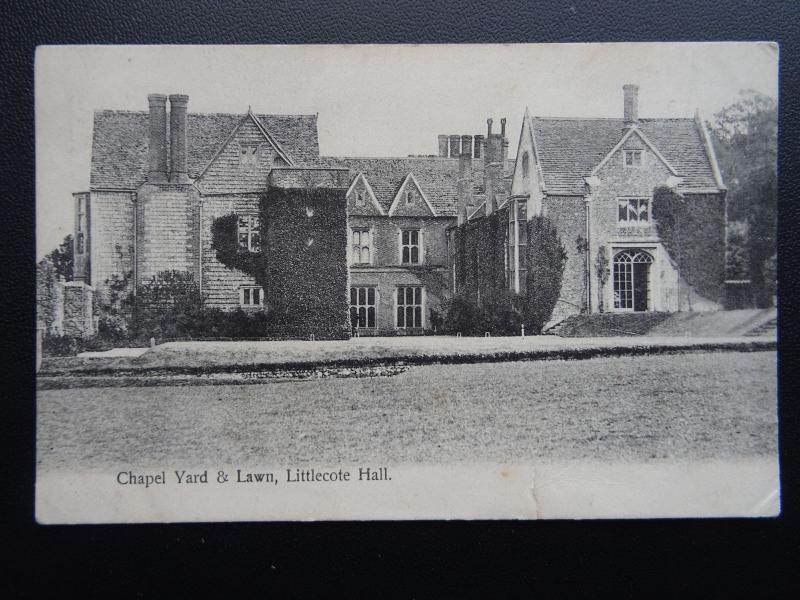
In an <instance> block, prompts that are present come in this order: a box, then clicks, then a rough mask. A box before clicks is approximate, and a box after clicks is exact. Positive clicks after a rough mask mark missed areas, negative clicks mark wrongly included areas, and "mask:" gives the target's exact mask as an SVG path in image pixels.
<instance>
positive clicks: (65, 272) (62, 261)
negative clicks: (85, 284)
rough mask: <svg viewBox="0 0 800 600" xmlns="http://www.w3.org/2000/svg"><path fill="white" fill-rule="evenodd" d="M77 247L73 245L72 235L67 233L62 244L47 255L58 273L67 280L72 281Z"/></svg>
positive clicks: (46, 257)
mask: <svg viewBox="0 0 800 600" xmlns="http://www.w3.org/2000/svg"><path fill="white" fill-rule="evenodd" d="M74 252H75V248H74V246H73V241H72V235H71V234H70V235H67V237H65V238H64V241H63V242H61V245H60V246H59V247H58V248H56V249H55V250H53V251H52V252H51V253H50V254H48V255H47V256H45V259H47V260H49V261H50V262H51V263H52V264H53V266H54V267H55V269H56V275H58V276H60V277H63V278H64V280H65V281H72V274H73V267H74V264H75V260H74V258H75V254H74Z"/></svg>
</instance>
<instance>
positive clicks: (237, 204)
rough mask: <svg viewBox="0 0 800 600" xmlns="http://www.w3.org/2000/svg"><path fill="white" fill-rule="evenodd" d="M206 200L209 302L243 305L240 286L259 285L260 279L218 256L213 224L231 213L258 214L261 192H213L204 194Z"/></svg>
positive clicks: (230, 306)
mask: <svg viewBox="0 0 800 600" xmlns="http://www.w3.org/2000/svg"><path fill="white" fill-rule="evenodd" d="M202 202H203V206H202V213H203V228H202V236H203V240H202V241H203V267H202V271H203V274H202V289H203V292H204V293H205V294H206V306H208V307H209V308H221V309H223V310H233V309H235V308H237V307H239V288H240V287H241V286H245V285H255V283H256V280H255V278H254V277H253V276H251V275H248V274H247V273H244V272H243V271H240V270H239V269H231V268H228V267H226V266H225V265H223V264H222V263H221V262H219V261H218V260H217V255H216V252H215V251H214V249H213V248H212V236H211V226H212V225H213V223H214V220H215V219H218V218H219V217H224V216H225V215H229V214H231V213H233V214H237V215H253V216H258V214H259V202H260V200H259V196H258V195H257V194H248V195H230V196H209V197H207V198H203V200H202ZM256 310H257V309H256Z"/></svg>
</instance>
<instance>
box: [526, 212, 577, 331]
mask: <svg viewBox="0 0 800 600" xmlns="http://www.w3.org/2000/svg"><path fill="white" fill-rule="evenodd" d="M527 225H528V247H527V252H526V263H527V266H528V273H527V277H526V282H525V290H526V297H525V304H524V316H525V324H526V326H527V327H528V328H529V331H531V332H533V333H539V332H541V330H542V328H543V327H544V326H545V325H546V324H547V322H548V321H549V320H550V317H551V316H552V315H553V310H554V309H555V307H556V302H558V297H559V295H560V294H561V282H562V279H563V277H564V267H565V265H566V263H567V252H566V250H565V249H564V245H563V244H562V243H561V238H560V237H559V235H558V230H557V229H556V226H555V225H554V224H553V222H552V221H551V220H550V219H548V218H547V217H541V216H534V217H532V218H531V219H530V220H529V221H528V224H527Z"/></svg>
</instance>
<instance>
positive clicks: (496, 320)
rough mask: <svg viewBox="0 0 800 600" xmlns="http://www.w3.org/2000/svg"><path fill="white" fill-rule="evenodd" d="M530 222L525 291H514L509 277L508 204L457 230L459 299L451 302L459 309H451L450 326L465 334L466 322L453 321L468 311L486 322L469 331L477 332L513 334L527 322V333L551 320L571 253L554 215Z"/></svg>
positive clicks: (528, 222) (539, 329) (448, 327)
mask: <svg viewBox="0 0 800 600" xmlns="http://www.w3.org/2000/svg"><path fill="white" fill-rule="evenodd" d="M525 226H526V227H527V234H528V235H527V239H528V245H527V248H526V251H525V256H524V261H525V263H526V264H527V269H528V270H527V275H526V278H527V279H526V282H525V283H526V286H525V287H526V289H525V292H524V293H522V294H515V293H513V292H512V291H510V290H509V289H508V283H507V282H506V231H507V229H508V209H507V208H503V209H500V210H498V211H495V212H493V213H492V214H491V215H489V216H488V217H484V218H480V219H477V220H475V221H471V222H468V223H464V224H462V225H460V226H459V227H457V228H455V229H453V230H452V233H451V240H452V243H453V244H454V251H455V269H456V293H457V299H456V300H455V301H454V302H452V303H451V304H452V306H454V307H456V309H457V310H453V311H451V314H450V315H449V319H450V321H451V323H449V324H446V326H445V329H446V330H459V331H462V333H466V331H465V326H464V325H463V324H461V325H459V326H455V327H454V322H461V321H467V320H469V319H464V318H463V317H464V315H465V314H469V315H471V317H470V318H471V319H478V320H480V321H481V323H482V325H481V327H478V328H477V330H476V331H469V332H470V333H476V332H477V333H478V334H480V333H483V331H484V330H485V331H491V332H493V333H500V334H512V335H514V334H517V333H518V332H519V326H520V325H521V324H523V323H524V325H525V328H526V331H527V332H529V333H539V332H541V330H542V328H543V327H544V325H545V324H546V323H547V322H548V321H549V320H550V319H551V317H552V315H553V310H554V309H555V306H556V303H557V301H558V298H559V295H560V293H561V284H562V279H563V276H564V266H565V264H566V261H567V254H566V252H565V250H564V246H563V244H562V243H561V239H560V237H559V233H558V230H557V228H556V226H555V225H554V224H553V222H552V221H550V219H548V218H547V217H541V216H535V217H533V218H531V219H530V220H528V221H527V222H526V223H525ZM487 313H490V314H487ZM473 329H474V328H473Z"/></svg>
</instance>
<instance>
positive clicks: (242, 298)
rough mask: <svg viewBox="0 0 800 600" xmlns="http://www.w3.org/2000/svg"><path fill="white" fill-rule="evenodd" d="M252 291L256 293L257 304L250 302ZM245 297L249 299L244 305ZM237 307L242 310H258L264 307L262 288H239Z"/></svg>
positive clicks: (244, 286)
mask: <svg viewBox="0 0 800 600" xmlns="http://www.w3.org/2000/svg"><path fill="white" fill-rule="evenodd" d="M253 291H258V302H255V303H254V302H253V301H252V300H253ZM245 292H247V294H245ZM245 296H246V297H247V298H248V299H249V302H247V303H245ZM239 306H240V307H242V308H260V307H262V306H264V288H263V287H262V286H260V285H242V286H239Z"/></svg>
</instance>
